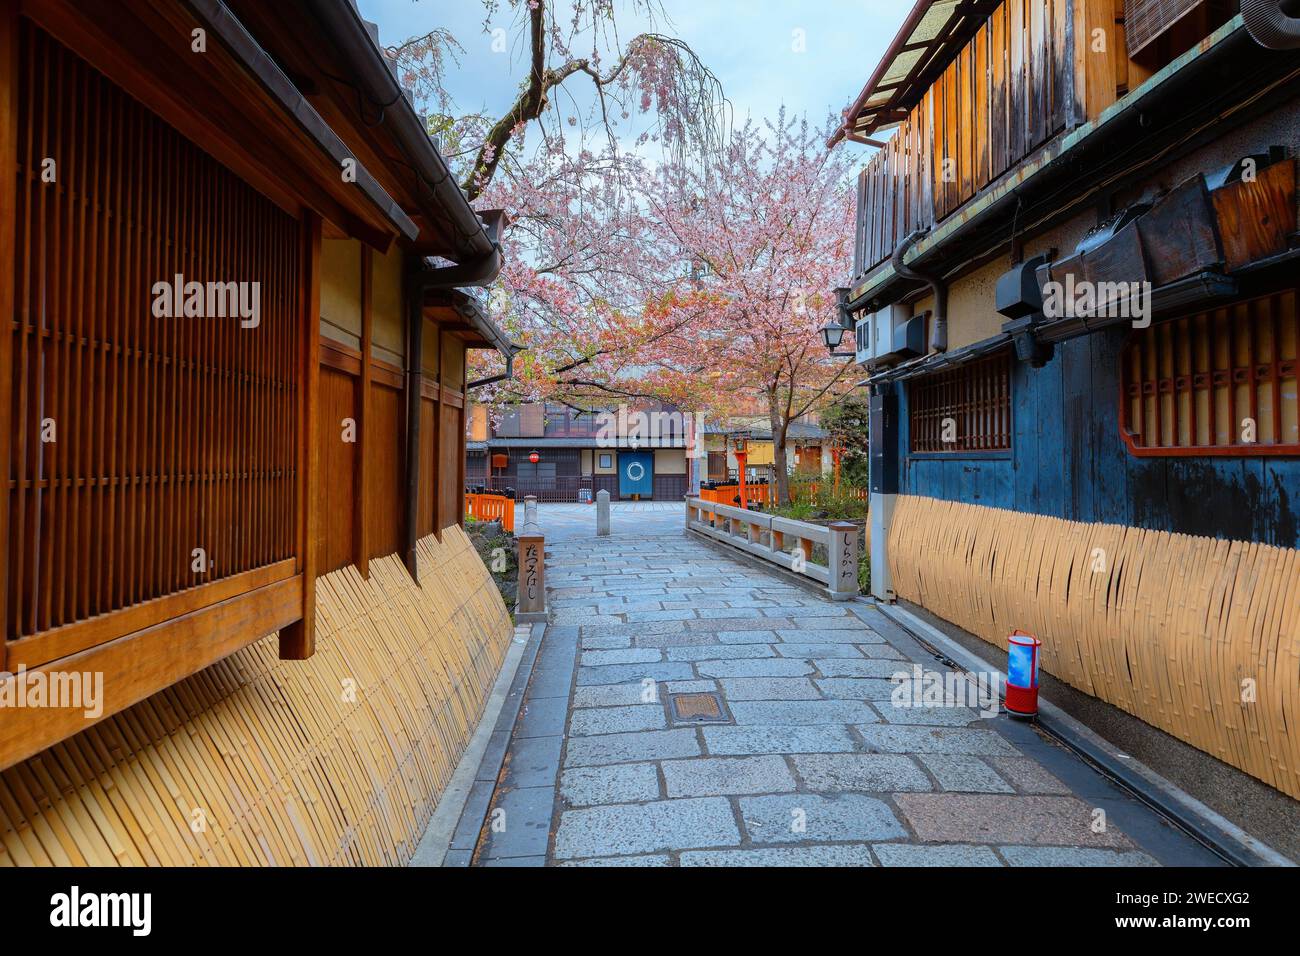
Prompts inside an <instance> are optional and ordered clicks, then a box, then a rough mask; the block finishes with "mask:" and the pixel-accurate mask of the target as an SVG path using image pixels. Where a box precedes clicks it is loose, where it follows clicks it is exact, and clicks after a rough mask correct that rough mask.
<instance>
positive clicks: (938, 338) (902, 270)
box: [892, 229, 948, 352]
mask: <svg viewBox="0 0 1300 956" xmlns="http://www.w3.org/2000/svg"><path fill="white" fill-rule="evenodd" d="M929 232H930V230H929V229H917V230H916V231H915V232H913V233H912V234H911V235H909V236H907V237H906V238H905V239H904V240H903V241H902V242H900V243H899V244H898V248H897V249H895V250H894V257H893V259H892V264H893V266H894V272H895V273H896V274H898V275H900V276H902V277H903V278H904V279H915V280H916V281H917V282H924V283H925V284H926V285H928V286H929V287H930V289H931V291H933V292H934V324H933V325H932V327H931V333H930V348H932V349H934V350H935V351H936V352H946V351H948V284H947V283H946V282H944V281H943V279H941V278H939V277H938V276H937V275H934V274H933V273H930V272H921V271H919V270H917V269H913V268H911V267H910V266H908V265H907V264H906V263H905V262H903V259H904V257H906V255H907V254H908V252H910V251H911V249H912V247H913V246H914V245H916V244H917V243H918V242H920V241H921V239H922V238H924V237H925V236H926V235H927V234H928V233H929Z"/></svg>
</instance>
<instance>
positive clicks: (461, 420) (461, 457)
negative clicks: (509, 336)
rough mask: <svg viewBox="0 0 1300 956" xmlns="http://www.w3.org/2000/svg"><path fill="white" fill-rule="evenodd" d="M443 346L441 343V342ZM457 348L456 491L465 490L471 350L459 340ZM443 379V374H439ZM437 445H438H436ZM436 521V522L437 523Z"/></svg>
mask: <svg viewBox="0 0 1300 956" xmlns="http://www.w3.org/2000/svg"><path fill="white" fill-rule="evenodd" d="M439 346H440V347H441V343H439ZM456 348H458V349H460V369H461V375H460V408H459V409H458V410H457V412H456V493H457V494H459V493H460V492H462V491H464V490H465V416H466V414H468V411H469V351H468V350H467V349H466V348H465V346H464V344H463V343H461V342H460V341H459V340H457V344H456ZM438 364H439V365H441V364H442V355H441V354H439V356H438ZM438 378H439V380H441V378H442V376H441V375H439V376H438ZM435 447H436V446H435ZM436 454H442V449H438V451H437V452H436ZM458 514H459V522H458V523H459V524H460V526H461V527H462V528H463V527H465V512H464V511H461V512H459V513H458ZM437 523H438V522H437V521H434V524H437Z"/></svg>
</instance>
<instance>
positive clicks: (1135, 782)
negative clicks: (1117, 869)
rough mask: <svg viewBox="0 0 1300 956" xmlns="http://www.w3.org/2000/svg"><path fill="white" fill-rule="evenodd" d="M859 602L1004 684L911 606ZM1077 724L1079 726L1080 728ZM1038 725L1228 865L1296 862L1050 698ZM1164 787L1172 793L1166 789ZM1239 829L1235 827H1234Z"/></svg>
mask: <svg viewBox="0 0 1300 956" xmlns="http://www.w3.org/2000/svg"><path fill="white" fill-rule="evenodd" d="M859 600H861V603H864V604H868V605H870V606H873V607H875V608H876V609H877V610H878V611H880V612H881V613H882V614H884V615H885V616H886V617H888V618H889V619H890V621H891V622H892V623H893V624H895V625H896V626H897V627H898V628H899V629H901V630H902V631H904V632H905V633H906V634H907V636H908V637H910V638H912V640H914V641H916V643H917V644H918V645H919V646H920V647H922V648H923V649H925V650H926V651H928V652H929V653H931V654H933V655H934V658H935V660H936V661H937V662H939V663H942V664H944V665H945V666H947V667H949V668H951V669H952V670H953V671H955V672H957V673H959V674H961V675H962V676H963V677H964V678H966V679H967V680H972V681H973V680H976V676H975V675H974V674H973V673H972V671H971V670H970V668H969V667H968V666H965V665H963V664H961V663H959V662H958V661H956V660H954V659H953V657H952V656H950V653H951V654H960V656H962V657H966V658H969V661H968V663H974V664H976V666H980V667H981V668H982V670H983V671H984V673H986V674H988V673H997V674H998V675H999V679H1000V680H1001V681H1002V682H1003V683H1005V680H1004V675H1003V674H1002V672H1001V671H1000V670H998V669H997V668H995V667H991V666H988V665H987V664H986V663H985V662H984V661H983V660H982V659H981V658H979V657H978V656H977V655H975V654H974V653H972V652H970V651H968V650H966V649H965V648H960V647H959V646H958V648H957V649H949V651H945V650H943V649H941V648H940V647H938V646H937V645H936V642H935V640H932V639H930V638H929V637H926V636H923V634H922V633H919V631H918V627H916V626H913V625H914V624H918V625H920V626H921V628H924V629H929V625H927V624H926V623H925V622H924V621H921V620H920V619H918V618H915V617H914V616H913V615H912V614H911V613H910V612H908V611H907V610H906V609H904V608H899V607H896V606H888V605H882V604H880V603H879V602H876V601H873V600H862V599H859ZM936 634H939V636H940V637H942V639H943V641H944V642H948V641H949V640H950V639H949V638H947V637H944V636H943V635H942V634H940V633H939V632H937V631H936ZM998 697H999V700H1000V701H1001V700H1005V696H1004V695H1003V694H1001V693H1000V694H999V695H998ZM1072 725H1077V728H1076V727H1075V726H1072ZM1034 726H1035V727H1037V728H1038V729H1039V730H1041V731H1042V732H1043V733H1044V734H1046V735H1047V736H1048V737H1050V738H1051V739H1052V740H1054V741H1056V742H1057V743H1059V744H1060V745H1061V746H1062V747H1064V748H1065V749H1067V750H1069V751H1070V752H1071V753H1073V754H1075V755H1076V756H1077V757H1079V759H1081V760H1082V761H1083V762H1084V763H1085V764H1087V765H1088V766H1090V767H1092V768H1093V769H1094V770H1095V771H1097V772H1098V773H1100V774H1101V775H1102V776H1103V777H1105V778H1106V779H1108V780H1110V781H1111V782H1112V783H1114V784H1115V785H1116V786H1117V787H1119V788H1120V789H1122V790H1123V791H1125V792H1127V793H1129V794H1131V795H1132V796H1133V797H1134V798H1135V799H1137V800H1138V801H1140V802H1141V803H1142V804H1144V805H1145V806H1146V807H1148V808H1149V809H1150V810H1152V811H1153V812H1154V813H1156V814H1157V815H1158V816H1159V817H1161V818H1162V819H1163V820H1165V821H1166V822H1168V823H1169V824H1170V825H1171V826H1173V827H1176V828H1177V829H1178V830H1180V831H1181V832H1183V833H1185V834H1186V835H1187V836H1188V837H1190V838H1191V839H1193V840H1195V841H1196V842H1197V843H1199V844H1201V845H1202V846H1203V847H1205V849H1207V850H1209V851H1210V852H1211V853H1213V854H1214V855H1215V856H1217V857H1219V858H1220V859H1222V860H1223V861H1224V862H1225V863H1228V864H1230V865H1232V866H1239V867H1252V866H1278V865H1282V866H1291V865H1294V864H1293V863H1292V861H1290V860H1288V859H1287V858H1286V857H1284V856H1283V855H1282V854H1280V853H1278V852H1277V851H1276V850H1274V849H1273V848H1272V847H1269V846H1267V845H1266V844H1264V843H1262V842H1261V841H1259V840H1256V839H1255V838H1254V837H1251V836H1250V835H1249V834H1247V833H1245V831H1241V832H1240V835H1238V834H1234V833H1232V832H1231V831H1230V830H1228V829H1226V828H1225V827H1224V826H1222V825H1220V824H1218V823H1216V822H1215V821H1214V820H1213V819H1207V817H1206V816H1205V814H1201V813H1197V812H1194V809H1193V808H1191V807H1188V806H1187V805H1186V804H1187V802H1195V803H1196V804H1199V803H1200V801H1196V800H1195V798H1194V797H1192V796H1191V795H1190V794H1186V793H1183V792H1182V791H1181V790H1179V789H1178V788H1177V787H1175V785H1174V784H1173V783H1171V782H1168V781H1165V783H1167V785H1168V786H1167V788H1160V787H1155V786H1153V784H1152V781H1150V780H1148V779H1146V777H1145V776H1144V775H1142V774H1140V773H1138V772H1137V771H1135V770H1134V768H1133V767H1132V765H1130V764H1124V763H1120V762H1119V761H1118V760H1117V759H1115V758H1114V757H1113V756H1112V755H1111V754H1110V753H1108V752H1107V751H1106V749H1105V747H1104V746H1101V741H1102V738H1100V737H1097V735H1096V734H1095V732H1093V731H1091V730H1090V729H1089V728H1087V727H1086V726H1085V725H1083V724H1080V723H1079V722H1078V721H1077V720H1075V719H1074V718H1072V717H1069V716H1068V715H1067V714H1065V712H1064V711H1062V710H1060V708H1058V707H1056V706H1054V705H1053V704H1051V703H1050V702H1049V701H1047V700H1041V701H1040V704H1039V715H1038V717H1037V718H1036V719H1035V720H1034ZM1080 730H1082V731H1086V734H1085V733H1081V732H1080ZM1088 736H1092V737H1096V741H1095V742H1094V741H1093V740H1089V739H1088ZM1148 773H1151V774H1152V775H1153V776H1155V773H1154V771H1150V770H1148ZM1162 789H1165V790H1167V791H1169V792H1164V793H1162V792H1161V791H1162ZM1173 791H1177V792H1178V793H1182V795H1183V799H1182V800H1179V799H1176V798H1175V797H1174V794H1173ZM1204 809H1205V811H1206V813H1209V814H1213V815H1214V816H1216V817H1217V816H1218V814H1217V813H1214V811H1213V810H1210V808H1208V807H1206V808H1204ZM1224 823H1225V824H1228V826H1233V825H1232V824H1230V823H1228V821H1226V820H1224ZM1234 829H1236V828H1235V826H1234Z"/></svg>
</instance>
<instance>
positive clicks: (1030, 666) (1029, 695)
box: [1006, 628, 1043, 717]
mask: <svg viewBox="0 0 1300 956" xmlns="http://www.w3.org/2000/svg"><path fill="white" fill-rule="evenodd" d="M1042 646H1043V642H1042V641H1040V640H1039V639H1038V638H1036V637H1034V635H1032V634H1027V633H1025V632H1024V631H1022V630H1020V629H1019V628H1017V629H1016V630H1014V631H1012V632H1011V636H1010V637H1009V638H1008V639H1007V698H1006V699H1007V711H1008V713H1010V714H1011V716H1013V717H1033V716H1034V715H1035V714H1037V713H1038V654H1039V649H1040V648H1041V647H1042Z"/></svg>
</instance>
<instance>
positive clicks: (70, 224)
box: [4, 23, 302, 639]
mask: <svg viewBox="0 0 1300 956" xmlns="http://www.w3.org/2000/svg"><path fill="white" fill-rule="evenodd" d="M19 69H20V74H21V83H20V92H19V137H18V151H19V155H18V162H19V184H18V186H19V194H18V202H17V217H16V227H15V228H16V232H15V233H14V234H11V235H10V236H8V237H5V240H4V241H9V242H13V243H14V244H15V248H16V271H15V275H14V276H13V281H14V283H15V287H14V293H15V315H14V316H13V319H12V320H11V324H10V326H9V328H10V334H12V335H13V336H14V338H13V342H12V348H13V360H12V365H11V368H10V369H8V370H7V372H8V374H9V375H10V384H9V387H10V388H11V389H12V392H11V402H12V404H11V409H12V411H11V420H10V421H9V422H7V423H5V425H6V427H8V428H10V429H11V435H12V436H13V437H12V448H11V453H10V456H11V457H10V461H9V462H8V464H7V467H8V474H9V483H8V487H7V494H8V507H9V509H10V511H9V516H10V522H9V523H10V535H11V538H10V541H9V568H8V575H7V586H8V589H9V591H8V601H7V602H6V603H7V608H8V615H7V620H6V621H5V636H6V637H7V638H9V639H15V638H21V637H25V636H27V635H31V634H34V633H37V632H42V631H46V630H48V629H50V628H56V627H60V626H63V625H68V624H70V623H73V622H77V621H82V620H85V619H87V618H90V617H93V616H96V615H101V614H105V613H106V612H111V611H114V610H117V609H119V608H124V607H127V606H130V605H133V604H137V603H139V602H142V601H147V600H149V599H152V598H157V597H160V596H163V595H168V594H171V593H174V592H178V591H182V590H184V589H187V588H191V587H194V586H196V585H200V584H204V583H207V582H210V581H214V580H217V579H221V578H226V577H229V576H231V575H235V574H238V573H240V572H244V571H248V570H250V569H255V568H259V567H262V566H265V565H268V564H272V563H274V562H278V561H282V560H285V559H289V558H293V557H294V554H295V546H294V514H295V500H296V491H295V482H296V475H295V448H296V438H295V431H296V427H297V425H296V417H295V408H296V401H297V399H296V391H297V384H298V378H299V373H298V367H297V364H296V363H297V356H298V355H299V338H298V335H299V332H298V327H297V325H298V323H297V322H295V316H296V315H297V314H298V311H299V308H300V302H299V290H300V283H299V277H300V274H301V271H302V266H301V258H300V257H301V255H302V244H301V241H300V233H299V229H298V223H297V221H296V220H295V219H294V218H292V217H291V216H289V215H287V214H285V213H284V212H283V211H281V210H280V209H279V208H278V207H276V206H274V205H272V204H271V203H270V202H268V201H267V200H266V199H265V198H264V197H262V196H261V195H259V194H258V193H256V192H255V191H254V190H252V189H251V188H250V187H249V186H248V185H246V184H245V183H244V182H243V181H241V180H240V179H238V178H237V177H236V176H234V175H233V174H232V173H230V172H229V171H228V170H227V169H226V168H225V167H223V166H221V165H220V164H218V163H217V162H216V161H215V160H213V159H212V158H211V157H210V156H209V155H207V154H206V153H204V152H203V151H202V150H200V149H198V148H197V147H196V146H194V145H193V144H192V143H191V142H189V141H188V140H186V139H184V138H183V137H182V136H180V135H179V134H178V133H177V132H176V131H175V130H173V129H172V128H171V127H170V126H168V125H167V124H165V123H164V122H163V121H162V120H160V119H159V118H158V117H157V116H155V115H154V114H152V113H151V112H149V111H148V110H146V109H145V108H144V107H143V106H141V105H140V104H139V103H137V102H136V101H135V100H133V99H131V98H130V97H129V96H127V95H126V94H125V93H124V92H123V91H122V90H121V89H119V88H117V87H116V86H114V85H113V84H112V83H110V82H109V81H108V80H107V79H106V78H105V77H104V76H102V75H101V74H99V73H98V72H96V71H95V70H94V69H93V68H92V67H90V66H89V65H88V64H86V63H85V62H84V61H82V60H80V59H79V58H78V57H77V56H76V55H75V54H73V53H72V52H71V51H69V50H67V49H66V48H64V47H63V46H61V45H60V44H59V43H58V42H57V41H55V40H53V39H52V38H51V37H50V36H48V35H47V34H45V33H43V32H41V31H40V30H39V29H37V28H35V27H33V26H32V25H31V24H27V23H25V25H24V33H23V35H22V42H21V62H20V67H19ZM193 283H199V284H201V286H200V287H196V286H194V285H193ZM196 288H197V289H199V293H198V294H194V293H195V289H196ZM222 315H224V316H226V317H224V318H223V317H220V316H222ZM227 596H228V595H227Z"/></svg>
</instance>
